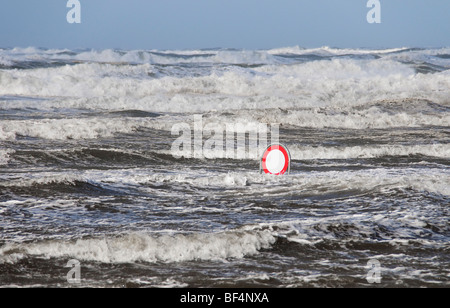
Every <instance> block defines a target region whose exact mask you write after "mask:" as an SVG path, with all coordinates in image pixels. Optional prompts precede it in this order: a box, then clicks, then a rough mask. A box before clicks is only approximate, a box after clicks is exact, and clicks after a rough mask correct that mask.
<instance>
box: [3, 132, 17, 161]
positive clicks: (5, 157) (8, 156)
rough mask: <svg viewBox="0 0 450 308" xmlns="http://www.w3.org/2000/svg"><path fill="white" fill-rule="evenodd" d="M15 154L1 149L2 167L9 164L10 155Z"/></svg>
mask: <svg viewBox="0 0 450 308" xmlns="http://www.w3.org/2000/svg"><path fill="white" fill-rule="evenodd" d="M0 133H1V131H0ZM0 140H1V139H0ZM14 152H15V151H14V150H9V149H6V150H5V149H0V165H6V164H8V162H9V161H10V155H11V154H13V153H14Z"/></svg>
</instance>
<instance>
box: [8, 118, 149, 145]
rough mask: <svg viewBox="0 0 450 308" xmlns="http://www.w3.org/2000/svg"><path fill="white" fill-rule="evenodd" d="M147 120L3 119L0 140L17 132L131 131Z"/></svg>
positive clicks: (85, 135) (61, 135)
mask: <svg viewBox="0 0 450 308" xmlns="http://www.w3.org/2000/svg"><path fill="white" fill-rule="evenodd" d="M148 122H149V120H146V119H138V118H119V119H117V118H116V119H111V118H83V119H45V120H6V121H2V122H0V140H12V139H15V138H16V137H17V136H18V135H20V136H27V137H34V138H42V139H51V140H65V139H96V138H101V137H111V136H114V134H116V133H131V132H133V131H135V130H136V128H138V127H141V126H146V125H148Z"/></svg>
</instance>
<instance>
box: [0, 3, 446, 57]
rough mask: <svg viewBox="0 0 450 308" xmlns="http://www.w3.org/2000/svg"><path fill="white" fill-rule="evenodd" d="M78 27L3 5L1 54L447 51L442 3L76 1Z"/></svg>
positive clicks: (56, 7)
mask: <svg viewBox="0 0 450 308" xmlns="http://www.w3.org/2000/svg"><path fill="white" fill-rule="evenodd" d="M80 2H81V6H82V7H81V13H82V16H81V18H82V23H81V24H69V23H67V21H66V14H67V12H68V11H69V9H68V8H66V3H67V0H38V1H37V0H2V2H1V4H0V47H28V46H35V47H47V48H94V49H105V48H121V49H198V48H215V47H221V48H244V49H268V48H276V47H287V46H301V47H321V46H331V47H342V48H345V47H348V48H354V47H366V48H390V47H449V46H450V1H449V0H427V1H424V0H380V2H381V8H382V9H381V13H382V16H381V18H382V23H381V24H369V23H368V22H367V20H366V15H367V12H368V11H369V8H367V7H366V4H367V0H276V1H275V0H80Z"/></svg>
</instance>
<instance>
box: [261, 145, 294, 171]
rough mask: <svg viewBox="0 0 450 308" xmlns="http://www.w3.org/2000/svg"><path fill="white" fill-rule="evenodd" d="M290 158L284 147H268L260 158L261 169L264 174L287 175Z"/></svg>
mask: <svg viewBox="0 0 450 308" xmlns="http://www.w3.org/2000/svg"><path fill="white" fill-rule="evenodd" d="M290 160H291V156H290V154H289V151H288V150H287V148H286V147H284V146H282V145H280V144H273V145H270V146H269V147H268V148H267V149H266V151H265V152H264V154H263V156H262V158H261V168H262V170H263V171H264V172H265V173H269V174H274V175H282V174H285V173H286V171H287V172H288V173H289V169H290V163H291V161H290Z"/></svg>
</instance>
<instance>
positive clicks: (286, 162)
mask: <svg viewBox="0 0 450 308" xmlns="http://www.w3.org/2000/svg"><path fill="white" fill-rule="evenodd" d="M273 150H279V151H281V153H283V155H284V166H283V169H281V171H280V172H278V173H271V172H270V171H269V170H268V169H267V166H266V159H267V155H269V153H270V152H271V151H273ZM288 168H289V154H288V152H287V150H286V148H285V147H283V146H282V145H279V144H274V145H271V146H269V147H268V148H267V149H266V151H265V152H264V155H263V157H262V169H263V170H264V172H265V173H268V174H275V175H282V174H285V173H286V171H287V170H288Z"/></svg>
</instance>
